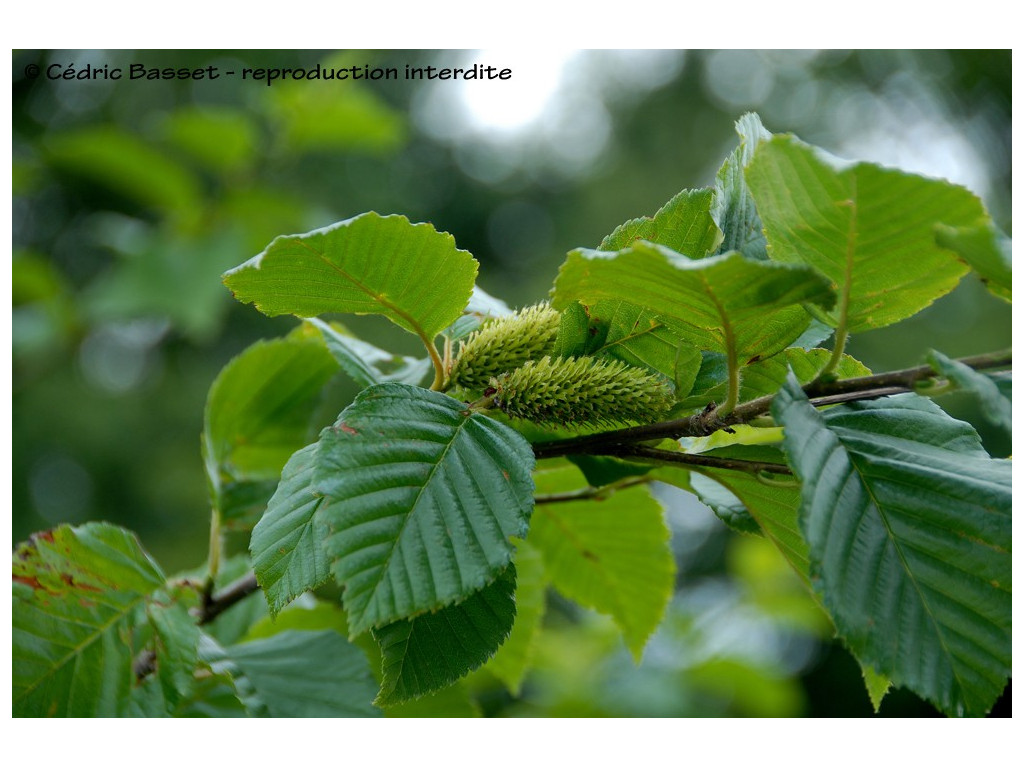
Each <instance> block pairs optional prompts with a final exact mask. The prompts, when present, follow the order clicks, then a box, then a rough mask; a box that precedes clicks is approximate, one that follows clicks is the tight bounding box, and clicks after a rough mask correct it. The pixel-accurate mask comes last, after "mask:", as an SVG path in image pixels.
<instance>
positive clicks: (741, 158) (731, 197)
mask: <svg viewBox="0 0 1024 768" xmlns="http://www.w3.org/2000/svg"><path fill="white" fill-rule="evenodd" d="M736 133H738V134H739V136H740V145H739V146H738V147H737V148H736V150H735V151H734V152H733V153H732V154H731V155H729V157H728V159H726V161H725V163H723V165H722V167H721V169H719V171H718V176H717V177H716V179H715V196H714V202H713V203H712V205H711V217H712V218H713V219H714V221H715V223H716V224H717V225H718V228H719V229H721V230H722V243H721V245H719V247H718V253H726V252H728V251H739V252H740V253H742V254H743V255H744V256H746V257H747V258H748V259H757V260H759V261H763V260H765V259H767V258H768V251H767V241H766V240H765V237H764V232H763V230H762V227H761V218H760V217H759V216H758V215H757V206H756V204H755V203H754V198H753V196H752V195H751V194H750V189H749V188H748V187H747V179H746V177H745V176H744V171H745V170H746V168H747V166H748V165H750V161H751V160H752V159H753V158H754V151H755V150H756V149H757V145H758V144H759V143H760V142H762V141H766V140H768V139H770V138H771V134H770V133H769V132H768V131H766V130H765V128H764V126H763V125H761V120H760V118H759V117H758V116H757V115H756V114H753V113H747V114H745V115H744V116H743V117H741V118H740V119H739V120H738V121H737V122H736Z"/></svg>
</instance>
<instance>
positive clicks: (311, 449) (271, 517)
mask: <svg viewBox="0 0 1024 768" xmlns="http://www.w3.org/2000/svg"><path fill="white" fill-rule="evenodd" d="M316 450H317V445H316V443H314V444H313V445H307V446H306V447H305V448H303V449H302V450H300V451H297V452H296V453H295V455H294V456H292V457H291V459H289V460H288V463H287V464H285V467H284V471H283V472H282V474H281V484H280V485H279V486H278V487H277V491H276V492H275V493H274V495H273V497H271V499H270V502H269V503H268V504H267V511H266V512H265V513H264V514H263V517H262V518H261V519H260V521H259V522H258V523H257V524H256V527H255V528H253V531H252V538H251V539H250V542H249V552H251V553H252V567H253V570H254V571H255V572H256V579H257V580H258V581H259V583H260V586H261V587H262V588H263V592H264V593H265V594H266V596H267V605H268V606H269V607H270V612H271V614H272V615H276V614H277V613H278V612H279V611H280V610H281V609H282V608H284V607H285V606H286V605H287V604H288V603H290V602H291V601H292V600H294V599H295V598H296V597H298V596H299V595H301V594H302V593H303V592H305V591H307V590H310V589H313V588H315V587H318V586H320V585H321V584H323V583H324V582H326V581H327V580H328V579H329V578H330V576H331V568H330V563H329V562H328V559H327V553H326V552H325V551H324V547H323V542H324V540H325V539H326V538H327V536H328V534H329V533H330V530H329V529H328V527H327V524H326V523H325V522H324V520H323V514H322V513H321V512H320V509H321V506H322V505H323V502H324V498H323V497H322V496H316V495H314V494H313V491H312V490H311V488H310V484H311V482H312V480H313V463H314V458H315V456H316Z"/></svg>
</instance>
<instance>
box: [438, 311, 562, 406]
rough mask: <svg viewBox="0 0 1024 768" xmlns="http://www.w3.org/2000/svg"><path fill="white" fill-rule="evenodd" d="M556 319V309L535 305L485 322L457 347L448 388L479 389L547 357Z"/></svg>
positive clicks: (555, 334) (557, 316) (555, 326)
mask: <svg viewBox="0 0 1024 768" xmlns="http://www.w3.org/2000/svg"><path fill="white" fill-rule="evenodd" d="M559 319H560V315H559V313H558V311H557V310H555V309H552V308H551V307H550V306H549V305H548V304H537V305H534V306H532V307H526V308H525V309H521V310H519V312H517V313H516V314H514V315H510V316H508V317H502V318H498V319H496V320H492V321H490V322H488V323H487V324H486V325H484V326H483V327H481V328H480V329H479V330H477V331H474V332H473V333H472V334H470V336H469V338H467V339H466V341H464V342H462V344H461V345H460V347H459V354H458V357H457V358H456V359H455V362H454V363H453V364H452V369H451V372H450V373H449V375H448V384H449V386H450V387H452V388H459V389H466V390H481V389H484V388H485V387H486V386H487V385H488V383H489V382H490V380H491V379H492V378H493V377H495V376H498V375H499V374H502V373H504V372H506V371H511V370H512V369H514V368H518V367H519V366H521V365H522V364H523V363H525V362H527V361H528V360H536V359H538V358H541V357H543V356H544V355H547V354H549V353H550V352H551V351H552V349H553V347H554V344H555V337H556V336H557V335H558V324H559Z"/></svg>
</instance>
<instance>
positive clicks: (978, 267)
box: [935, 222, 1013, 301]
mask: <svg viewBox="0 0 1024 768" xmlns="http://www.w3.org/2000/svg"><path fill="white" fill-rule="evenodd" d="M935 240H936V242H937V243H938V244H939V245H941V246H942V247H943V248H949V249H950V250H951V251H955V252H956V253H957V254H959V256H960V258H962V259H963V260H964V261H966V262H967V263H968V264H969V265H970V266H971V268H972V269H973V270H974V271H975V272H977V273H978V276H979V277H980V278H981V281H982V282H983V283H984V284H985V285H986V286H987V287H988V289H989V290H990V291H992V293H994V294H995V295H996V296H998V297H999V298H1001V299H1005V300H1006V301H1010V300H1011V295H1012V288H1013V273H1012V264H1011V260H1010V257H1011V255H1012V251H1013V246H1012V244H1011V243H1010V238H1008V237H1006V235H1004V234H1003V233H1002V232H1000V231H999V230H997V229H996V228H995V225H994V224H992V223H991V222H987V223H986V224H982V225H979V226H975V227H959V228H956V227H949V226H946V225H944V224H939V225H937V226H936V228H935Z"/></svg>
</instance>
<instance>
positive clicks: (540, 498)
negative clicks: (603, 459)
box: [533, 476, 650, 504]
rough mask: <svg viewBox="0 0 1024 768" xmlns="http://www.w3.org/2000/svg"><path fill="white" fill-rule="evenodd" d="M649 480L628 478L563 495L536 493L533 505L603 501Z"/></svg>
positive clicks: (641, 477) (567, 492)
mask: <svg viewBox="0 0 1024 768" xmlns="http://www.w3.org/2000/svg"><path fill="white" fill-rule="evenodd" d="M649 482H650V479H649V478H646V477H643V476H640V477H630V478H627V479H625V480H620V481H619V482H617V483H612V484H611V485H602V486H601V487H599V488H598V487H594V486H592V485H591V486H587V487H586V488H580V489H578V490H575V491H566V492H565V493H538V494H537V495H536V496H534V497H533V503H534V504H559V503H562V502H567V501H586V500H587V499H603V498H606V497H607V496H610V495H611V494H613V493H615V491H621V490H623V489H625V488H631V487H633V486H634V485H644V484H646V483H649Z"/></svg>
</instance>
